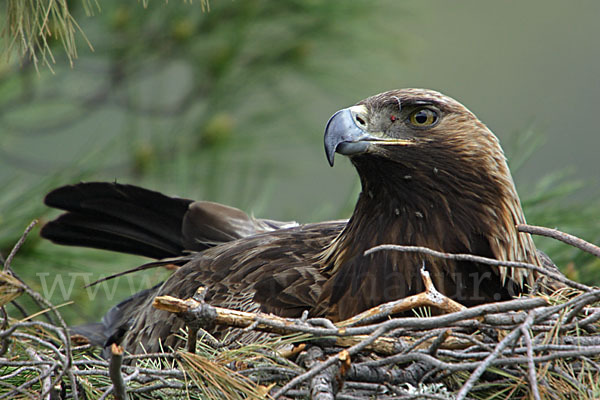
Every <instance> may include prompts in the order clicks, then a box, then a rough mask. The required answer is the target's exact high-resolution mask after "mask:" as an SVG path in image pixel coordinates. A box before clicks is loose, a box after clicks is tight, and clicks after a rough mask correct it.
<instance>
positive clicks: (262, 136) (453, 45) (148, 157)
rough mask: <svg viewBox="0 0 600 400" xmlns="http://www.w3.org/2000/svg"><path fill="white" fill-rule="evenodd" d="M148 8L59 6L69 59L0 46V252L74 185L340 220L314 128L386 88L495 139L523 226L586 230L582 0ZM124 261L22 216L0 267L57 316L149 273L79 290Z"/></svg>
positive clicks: (351, 185)
mask: <svg viewBox="0 0 600 400" xmlns="http://www.w3.org/2000/svg"><path fill="white" fill-rule="evenodd" d="M148 3H149V4H148V6H147V7H146V8H145V7H143V4H142V3H140V2H137V1H123V0H105V1H102V2H101V10H98V8H97V7H96V6H95V5H94V4H93V3H92V7H91V9H92V10H93V11H94V12H93V15H88V14H87V13H86V12H85V10H84V7H83V5H82V4H81V2H80V1H70V2H68V4H69V6H70V10H71V13H72V15H73V16H74V18H75V20H76V21H77V22H78V24H79V25H80V27H81V29H82V31H83V32H84V33H85V36H86V37H87V39H88V40H89V42H90V43H91V44H92V46H93V48H94V51H91V50H90V49H89V47H88V45H87V44H86V41H85V40H84V37H83V35H82V34H81V33H78V34H77V36H76V37H77V49H78V53H79V57H78V58H76V59H74V60H73V66H72V67H71V66H70V65H69V60H68V58H67V57H66V55H65V54H64V51H63V49H62V47H61V46H62V44H61V42H60V41H58V40H56V35H54V36H53V37H49V38H48V40H49V43H50V46H51V49H52V52H53V54H54V58H55V59H56V62H55V63H52V62H51V61H50V66H51V68H52V71H51V70H50V68H48V67H47V66H45V65H44V64H43V62H40V63H39V64H38V65H37V66H36V65H34V64H33V63H32V62H31V61H30V60H29V59H27V58H23V59H19V57H18V55H17V54H15V55H14V56H13V57H12V59H11V60H10V61H7V60H6V59H4V60H2V64H0V182H1V183H2V191H1V192H0V252H1V254H2V255H3V256H4V257H6V255H7V253H8V252H9V251H10V248H11V246H12V245H13V244H14V243H15V242H16V240H17V239H18V237H19V236H20V234H21V232H22V231H23V229H24V228H25V226H26V225H27V224H28V223H29V222H30V221H31V220H32V219H33V218H40V219H41V221H42V222H43V221H44V220H46V219H48V218H51V217H52V216H55V215H56V212H51V211H49V210H47V209H46V208H45V207H43V205H42V199H43V196H44V194H45V193H46V192H47V191H49V190H50V189H51V188H53V187H56V186H59V185H63V184H68V183H74V182H77V181H79V180H111V181H113V180H116V181H118V182H123V183H133V184H137V185H141V186H145V187H148V188H152V189H155V190H159V191H162V192H165V193H168V194H177V195H179V196H183V197H189V198H194V199H206V200H212V201H217V202H222V203H225V204H229V205H233V206H236V207H239V208H242V209H243V210H245V211H247V212H249V213H252V214H254V215H256V216H260V217H268V218H273V219H282V220H297V221H299V222H311V221H319V220H325V219H334V218H341V217H347V216H349V213H350V212H351V210H352V207H353V205H354V202H355V199H356V195H357V193H358V190H359V188H358V182H357V178H356V175H355V172H354V170H353V169H352V168H351V166H350V165H349V163H348V162H347V161H346V160H344V159H342V158H337V162H336V167H335V168H333V169H331V168H329V167H328V165H327V162H326V160H325V156H324V152H323V145H322V133H323V129H324V125H325V123H326V121H327V119H328V118H329V116H330V115H331V114H332V113H333V112H335V111H336V110H338V109H340V108H342V107H346V106H348V105H351V104H353V103H355V102H356V101H358V100H360V99H362V98H365V97H367V96H369V95H372V94H375V93H378V92H381V91H384V90H389V89H393V88H400V87H426V88H432V89H436V90H439V91H441V92H443V93H445V94H448V95H450V96H452V97H454V98H456V99H458V100H459V101H461V102H462V103H464V104H465V105H466V106H467V107H468V108H470V109H471V110H472V111H473V112H475V114H477V115H478V116H479V118H480V119H481V120H482V121H483V122H485V123H486V124H487V125H488V126H489V127H490V128H491V129H492V130H493V131H494V132H495V133H496V134H497V135H498V136H499V137H500V139H501V142H502V143H503V145H504V148H505V150H506V152H507V155H508V157H509V161H510V164H511V168H512V170H513V173H514V176H515V180H516V183H517V188H518V189H519V192H520V194H521V197H522V199H523V201H524V205H525V208H526V215H527V217H528V221H529V223H532V224H540V225H545V226H550V227H557V228H559V229H561V230H564V231H568V232H570V233H573V234H576V235H579V236H581V237H583V238H585V239H586V240H589V241H592V242H596V243H598V242H600V218H599V216H600V207H599V205H600V203H599V201H598V193H599V187H600V178H599V177H598V175H599V174H598V172H599V169H600V168H599V167H598V148H600V135H598V128H597V125H596V124H597V119H596V116H597V115H598V114H600V102H599V101H598V93H599V91H600V75H599V74H598V70H599V67H600V46H599V45H598V43H597V42H598V38H599V37H600V24H598V17H600V3H598V2H597V1H592V0H589V1H575V2H562V1H541V0H538V1H528V2H517V1H505V2H493V3H492V2H480V1H475V0H472V1H462V0H461V1H453V2H448V1H446V0H436V1H426V2H408V1H393V0H383V1H377V2H372V1H366V0H355V1H341V0H340V1H331V0H329V1H327V0H323V1H317V0H297V1H295V0H291V1H267V0H243V1H242V0H239V1H224V0H221V1H217V0H213V1H210V11H206V10H204V11H203V10H202V7H201V5H200V2H198V1H197V2H193V3H191V4H190V3H189V2H183V1H170V2H168V3H166V2H163V1H153V2H148ZM5 13H6V9H3V10H0V20H2V21H5V20H6V18H5ZM8 43H9V42H8V39H7V38H6V37H5V38H4V42H2V45H3V46H7V45H8ZM536 241H537V242H538V244H539V247H540V248H541V249H542V250H544V251H546V252H548V253H549V254H550V256H551V257H552V258H553V259H554V260H555V262H557V264H559V266H560V267H561V269H563V271H565V272H566V273H567V274H568V275H569V276H570V277H572V278H575V279H580V280H582V281H584V282H586V283H591V284H594V283H596V282H598V281H600V263H599V262H598V260H595V259H593V258H592V257H589V256H586V255H584V254H582V253H581V252H580V251H577V250H575V249H572V248H569V247H567V246H563V245H560V244H558V243H556V242H554V241H551V240H538V239H536ZM143 261H144V260H142V259H140V258H136V257H127V256H123V255H117V254H112V253H107V252H100V251H93V250H87V249H83V250H82V249H74V248H61V247H58V246H54V245H52V244H49V243H45V242H42V241H41V240H40V239H39V238H38V236H37V230H36V231H34V233H32V235H31V236H30V237H29V239H28V241H27V245H26V246H25V247H24V248H23V249H22V250H21V252H20V253H19V255H18V257H17V258H16V259H15V261H14V262H13V268H14V270H15V271H16V272H17V273H18V274H19V275H20V276H21V277H22V278H23V279H25V280H26V281H27V282H28V283H29V284H30V285H31V286H32V287H34V288H35V289H37V290H40V291H41V292H43V293H45V294H47V295H49V297H50V298H51V300H52V301H53V302H54V303H55V304H59V303H63V302H65V301H67V300H69V299H72V300H74V301H75V303H74V304H72V305H69V306H66V307H64V308H63V313H64V315H65V316H66V317H67V319H68V320H69V321H71V322H73V323H75V322H82V321H85V320H90V319H97V318H98V317H99V316H100V315H101V314H102V313H103V312H104V311H105V310H106V309H107V308H108V307H109V306H110V305H113V304H115V303H116V301H117V300H118V299H122V298H124V297H126V296H128V295H130V294H131V293H132V292H133V291H135V290H139V289H141V288H143V287H146V286H147V285H150V284H152V283H155V282H159V281H160V279H162V278H164V276H165V273H164V272H163V271H149V272H147V273H145V274H138V275H135V276H134V277H130V278H121V279H120V280H117V281H114V284H113V283H109V284H106V285H104V286H98V287H96V288H95V289H90V290H86V289H83V288H82V286H83V284H84V283H85V282H86V280H87V282H89V281H91V280H94V279H96V278H98V277H101V276H104V275H107V274H109V273H112V272H116V271H119V270H122V269H123V268H124V267H132V266H135V265H137V264H139V263H141V262H143ZM57 277H58V278H57ZM57 279H59V280H60V282H59V281H57ZM61 283H62V285H63V286H61ZM50 292H53V295H52V296H50ZM90 300H91V301H90Z"/></svg>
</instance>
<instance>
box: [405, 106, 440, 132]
mask: <svg viewBox="0 0 600 400" xmlns="http://www.w3.org/2000/svg"><path fill="white" fill-rule="evenodd" d="M438 120H439V116H438V113H437V112H435V111H434V110H432V109H430V108H418V109H416V110H415V111H413V112H411V113H410V115H409V116H408V122H409V123H410V124H411V125H413V126H415V127H417V128H426V127H430V126H432V125H434V124H436V123H437V122H438Z"/></svg>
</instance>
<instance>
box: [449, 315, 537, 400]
mask: <svg viewBox="0 0 600 400" xmlns="http://www.w3.org/2000/svg"><path fill="white" fill-rule="evenodd" d="M533 315H534V314H533V311H531V312H530V313H529V315H528V316H527V319H526V320H525V322H523V324H521V326H520V327H518V328H516V329H514V330H513V331H512V332H511V333H509V334H508V335H507V336H506V337H505V338H504V339H502V341H501V342H500V343H498V345H497V346H496V347H495V348H494V351H493V352H492V353H491V354H490V355H489V356H487V357H486V359H485V360H483V361H482V362H481V363H480V364H479V366H478V367H477V368H476V369H475V371H473V373H472V374H471V376H469V379H467V381H466V382H465V383H464V385H463V386H462V387H461V388H460V391H459V392H458V394H457V395H456V400H464V399H465V398H466V397H467V394H468V393H469V391H470V390H471V389H472V388H473V385H474V384H475V382H477V380H478V379H479V377H480V376H481V375H482V374H483V372H484V371H485V370H486V369H488V367H489V366H490V365H491V364H492V362H493V361H494V360H495V359H496V358H498V356H500V353H502V351H503V350H504V349H505V348H506V347H507V346H508V345H510V344H512V343H513V342H514V341H515V340H517V339H518V338H519V336H521V330H522V329H523V328H525V329H529V327H530V326H531V324H532V323H533Z"/></svg>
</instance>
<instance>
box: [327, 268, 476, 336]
mask: <svg viewBox="0 0 600 400" xmlns="http://www.w3.org/2000/svg"><path fill="white" fill-rule="evenodd" d="M421 278H422V279H423V283H424V284H425V291H424V292H422V293H419V294H416V295H413V296H408V297H405V298H402V299H399V300H396V301H390V302H388V303H384V304H381V305H379V306H376V307H373V308H371V309H369V310H367V311H363V312H361V313H360V314H358V315H355V316H353V317H352V318H348V319H346V320H344V321H341V322H338V323H336V324H335V325H336V326H339V327H343V326H353V325H356V324H358V323H365V322H370V321H373V320H376V319H381V318H385V317H387V316H389V315H392V314H398V313H401V312H404V311H408V310H412V309H415V308H417V307H423V306H429V307H436V308H438V309H440V310H442V311H445V312H447V313H451V312H456V311H462V310H464V309H465V308H466V307H465V306H463V305H462V304H460V303H457V302H456V301H454V300H452V299H450V298H448V297H446V296H444V295H443V294H441V293H440V292H438V291H437V289H436V288H435V286H434V285H433V282H432V281H431V277H430V275H429V272H427V271H426V270H425V268H421Z"/></svg>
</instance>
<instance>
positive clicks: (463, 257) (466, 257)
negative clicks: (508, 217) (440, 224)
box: [364, 244, 592, 292]
mask: <svg viewBox="0 0 600 400" xmlns="http://www.w3.org/2000/svg"><path fill="white" fill-rule="evenodd" d="M385 250H392V251H400V252H407V253H408V252H412V253H423V254H427V255H430V256H432V257H438V258H443V259H446V260H455V261H471V262H477V263H481V264H487V265H492V266H495V267H510V268H526V269H531V270H534V271H537V272H539V273H541V274H544V275H546V276H549V277H550V278H552V279H555V280H557V281H559V282H562V283H564V284H565V285H569V286H571V287H573V288H575V289H579V290H583V291H585V292H589V291H591V290H592V288H590V287H589V286H587V285H584V284H582V283H579V282H575V281H572V280H570V279H568V278H567V277H565V276H564V275H562V274H560V273H556V272H554V271H552V270H550V269H548V268H544V267H540V266H539V265H535V264H530V263H526V262H520V261H500V260H496V259H494V258H487V257H482V256H476V255H473V254H452V253H444V252H441V251H437V250H433V249H430V248H428V247H423V246H400V245H394V244H382V245H379V246H375V247H372V248H370V249H369V250H367V251H365V253H364V254H365V255H366V256H367V255H369V254H372V253H375V252H378V251H385Z"/></svg>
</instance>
